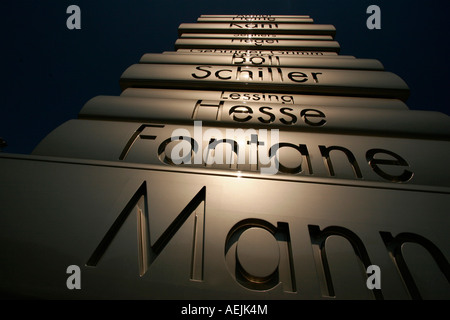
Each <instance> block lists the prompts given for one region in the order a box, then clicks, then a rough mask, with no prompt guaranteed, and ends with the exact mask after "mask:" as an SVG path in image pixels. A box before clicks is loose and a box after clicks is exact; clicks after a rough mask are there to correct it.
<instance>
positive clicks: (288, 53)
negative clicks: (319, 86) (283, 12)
mask: <svg viewBox="0 0 450 320" xmlns="http://www.w3.org/2000/svg"><path fill="white" fill-rule="evenodd" d="M164 53H171V52H164ZM176 53H185V54H186V53H194V54H198V53H204V54H250V55H253V54H257V55H278V56H300V57H302V56H314V57H316V56H317V57H320V56H333V58H336V57H342V56H338V54H337V53H336V52H324V51H297V50H239V49H178V50H177V51H176ZM344 57H350V56H344Z"/></svg>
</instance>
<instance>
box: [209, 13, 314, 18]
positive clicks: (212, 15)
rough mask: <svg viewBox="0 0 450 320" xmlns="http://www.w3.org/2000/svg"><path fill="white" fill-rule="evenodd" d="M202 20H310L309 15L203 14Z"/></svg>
mask: <svg viewBox="0 0 450 320" xmlns="http://www.w3.org/2000/svg"><path fill="white" fill-rule="evenodd" d="M200 17H201V18H235V19H240V18H256V17H271V18H310V16H309V15H276V14H275V15H274V14H236V15H232V14H218V15H215V14H202V15H200Z"/></svg>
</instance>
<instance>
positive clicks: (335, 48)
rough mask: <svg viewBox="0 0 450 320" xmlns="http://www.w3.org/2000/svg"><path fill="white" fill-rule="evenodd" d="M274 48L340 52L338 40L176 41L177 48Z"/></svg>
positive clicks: (208, 39) (207, 39) (182, 39)
mask: <svg viewBox="0 0 450 320" xmlns="http://www.w3.org/2000/svg"><path fill="white" fill-rule="evenodd" d="M199 48H200V49H228V48H231V49H245V50H251V49H258V48H260V49H269V50H270V49H272V50H317V51H332V52H339V49H340V46H339V43H338V42H336V41H321V40H278V39H254V38H248V39H210V38H205V39H185V38H178V39H177V40H176V41H175V49H199Z"/></svg>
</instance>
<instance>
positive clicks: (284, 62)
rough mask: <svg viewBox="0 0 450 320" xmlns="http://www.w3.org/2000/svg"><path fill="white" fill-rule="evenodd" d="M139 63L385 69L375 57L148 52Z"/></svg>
mask: <svg viewBox="0 0 450 320" xmlns="http://www.w3.org/2000/svg"><path fill="white" fill-rule="evenodd" d="M139 63H155V64H156V63H160V64H195V65H243V66H281V67H303V68H325V69H355V70H384V67H383V65H382V64H381V62H380V61H378V60H375V59H335V58H324V57H320V58H314V57H301V58H298V57H291V56H289V57H286V56H267V57H264V56H246V55H242V54H235V55H232V56H230V55H208V56H205V55H201V54H198V55H194V54H190V55H187V56H186V55H176V54H166V55H164V54H160V53H146V54H144V55H143V56H142V57H141V59H140V60H139Z"/></svg>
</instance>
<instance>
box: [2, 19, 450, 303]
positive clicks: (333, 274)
mask: <svg viewBox="0 0 450 320" xmlns="http://www.w3.org/2000/svg"><path fill="white" fill-rule="evenodd" d="M178 31H179V37H178V40H176V42H175V51H167V52H163V53H145V54H144V55H143V56H142V58H141V59H140V61H138V63H136V64H134V65H132V66H130V67H129V68H128V69H126V70H125V71H124V72H123V74H122V76H121V78H120V86H121V88H122V93H121V95H120V96H97V97H94V98H92V99H91V100H89V101H87V103H86V104H85V105H84V106H83V107H82V109H81V111H80V113H79V116H78V119H73V120H70V121H67V122H66V123H64V124H62V125H61V126H59V127H58V128H56V129H55V130H54V131H52V132H51V133H50V134H49V135H48V136H47V137H46V138H44V139H43V140H42V141H41V142H40V144H39V145H38V146H37V147H36V148H35V150H34V151H33V152H32V154H31V155H16V154H1V155H0V163H1V167H2V170H1V171H0V180H1V183H2V184H1V193H0V203H1V207H0V237H1V241H0V248H1V249H0V252H1V255H2V259H1V261H0V293H2V295H4V296H12V297H37V298H44V299H45V298H50V299H51V298H64V299H81V298H82V299H98V298H101V299H252V300H255V299H283V300H288V299H448V298H449V297H450V283H449V282H450V265H449V262H448V257H449V256H450V246H449V234H448V226H449V222H450V219H449V215H448V211H449V210H448V208H449V204H450V203H449V200H450V198H449V193H450V170H448V168H447V166H448V163H450V154H449V152H448V150H449V147H450V144H449V140H450V120H449V118H448V116H447V115H444V114H441V113H437V112H430V111H412V110H409V108H408V107H407V105H406V102H407V99H408V95H409V89H408V86H407V84H406V83H405V82H404V81H403V80H402V79H401V78H400V77H399V76H397V75H396V74H394V73H392V72H390V71H388V70H385V69H384V67H383V65H382V63H381V62H380V61H378V60H375V59H371V58H365V57H364V58H362V57H354V56H344V55H339V50H340V45H339V43H338V42H336V41H335V40H334V37H335V33H336V30H335V28H334V26H332V25H324V24H315V23H314V22H313V19H311V18H310V17H309V16H274V15H254V16H248V15H217V16H213V15H202V16H201V17H199V18H198V20H197V22H196V23H182V24H181V25H180V26H179V28H178Z"/></svg>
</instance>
